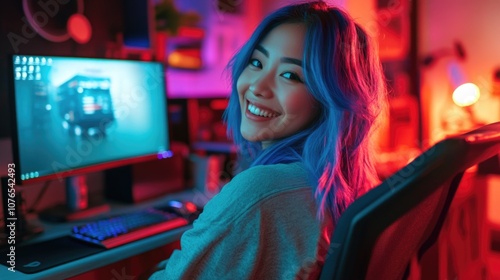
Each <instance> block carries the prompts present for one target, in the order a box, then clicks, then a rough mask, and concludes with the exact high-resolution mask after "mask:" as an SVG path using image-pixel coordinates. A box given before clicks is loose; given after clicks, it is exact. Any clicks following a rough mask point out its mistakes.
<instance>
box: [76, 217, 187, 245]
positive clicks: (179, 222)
mask: <svg viewBox="0 0 500 280" xmlns="http://www.w3.org/2000/svg"><path fill="white" fill-rule="evenodd" d="M187 224H189V221H188V220H187V219H186V218H184V217H182V216H180V215H179V214H176V213H169V212H165V211H161V210H158V209H154V208H148V209H144V210H140V211H136V212H133V213H126V214H121V215H117V216H113V217H108V218H104V219H100V220H97V221H92V222H89V223H87V224H84V225H80V226H75V227H73V229H72V232H71V236H72V237H74V238H77V239H79V240H83V241H85V242H90V243H93V244H97V245H99V246H102V247H105V248H107V249H111V248H114V247H117V246H120V245H123V244H126V243H130V242H133V241H136V240H138V239H141V238H145V237H148V236H152V235H155V234H158V233H161V232H164V231H167V230H171V229H174V228H178V227H182V226H185V225H187Z"/></svg>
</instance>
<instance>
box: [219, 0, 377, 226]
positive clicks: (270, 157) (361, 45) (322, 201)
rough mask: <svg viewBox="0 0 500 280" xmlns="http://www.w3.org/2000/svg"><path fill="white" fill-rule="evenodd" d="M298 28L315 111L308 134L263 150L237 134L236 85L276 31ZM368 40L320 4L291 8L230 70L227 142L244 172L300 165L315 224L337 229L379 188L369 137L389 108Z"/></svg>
mask: <svg viewBox="0 0 500 280" xmlns="http://www.w3.org/2000/svg"><path fill="white" fill-rule="evenodd" d="M284 23H302V24H304V25H305V27H306V30H307V31H306V39H305V42H304V44H305V45H304V54H303V62H304V65H303V66H304V70H303V71H304V78H305V85H306V87H307V89H308V91H309V93H310V94H311V95H312V96H313V97H314V98H315V99H316V101H317V103H318V105H319V107H320V108H319V114H318V117H317V118H316V119H315V121H313V123H312V124H311V125H310V126H309V127H308V128H306V129H304V130H302V131H300V132H298V133H296V134H295V135H292V136H289V137H287V138H285V139H280V140H279V141H276V143H274V144H273V145H271V146H269V147H267V148H266V149H262V145H261V143H260V142H249V141H247V140H245V139H244V138H243V137H242V135H241V132H240V124H241V109H240V104H239V99H238V91H237V88H236V82H237V81H238V78H239V77H240V75H241V73H242V71H243V70H244V69H245V67H247V66H248V64H249V61H250V59H251V55H252V52H253V51H254V49H255V47H256V46H257V45H258V44H259V43H260V42H261V41H262V40H263V38H264V37H265V36H266V35H267V34H268V33H269V32H270V31H271V30H272V29H273V28H275V27H276V26H278V25H281V24H284ZM370 40H371V39H370V37H369V36H368V35H367V33H366V32H365V31H364V30H363V29H362V28H361V27H360V26H359V25H358V24H356V23H355V22H354V21H353V20H352V18H351V17H350V16H349V15H348V14H347V13H345V12H343V11H342V10H341V9H339V8H336V7H331V6H328V5H327V4H326V3H324V2H321V1H315V2H306V3H302V4H296V5H290V6H286V7H283V8H281V9H278V10H276V11H275V12H273V13H271V14H270V15H268V16H267V17H266V18H265V19H264V20H263V21H262V22H261V23H260V25H259V26H258V27H257V28H256V30H255V31H254V33H253V34H252V36H251V38H250V39H249V40H248V41H247V43H246V44H245V45H244V46H243V47H242V48H241V49H240V50H239V51H238V52H237V53H236V54H235V56H234V57H233V58H232V60H231V61H230V63H229V64H228V70H229V71H231V72H230V73H231V82H232V89H231V91H232V92H231V95H230V97H229V104H228V107H227V109H226V110H225V112H224V116H223V118H224V121H225V123H226V124H227V127H228V136H229V137H231V138H232V139H233V141H234V142H235V144H236V145H237V146H238V148H239V149H238V150H239V153H240V158H242V159H243V160H248V161H249V163H250V164H249V165H248V166H255V165H264V164H276V163H287V162H295V161H302V162H303V163H304V166H305V167H306V168H307V170H308V171H309V174H310V178H309V179H310V180H311V185H312V186H313V188H314V194H315V197H316V200H317V202H318V218H319V219H323V218H324V217H332V218H333V220H334V223H336V221H337V220H338V218H339V217H340V215H341V214H342V212H343V211H344V210H345V208H346V207H347V206H348V205H349V204H350V203H351V202H352V201H354V199H356V198H357V197H358V196H359V195H361V194H363V193H364V192H365V191H366V190H368V189H369V188H371V187H373V186H374V185H375V184H376V183H377V182H378V177H377V175H376V172H375V169H374V165H373V161H372V152H373V151H372V149H371V141H370V139H371V136H372V133H371V132H372V131H373V128H374V126H375V124H376V123H377V122H376V120H377V118H378V116H379V115H380V112H381V110H382V109H383V108H384V107H385V103H386V87H385V80H384V76H383V71H382V67H381V65H380V62H379V60H378V56H377V54H376V52H375V49H374V48H373V45H372V43H371V41H370Z"/></svg>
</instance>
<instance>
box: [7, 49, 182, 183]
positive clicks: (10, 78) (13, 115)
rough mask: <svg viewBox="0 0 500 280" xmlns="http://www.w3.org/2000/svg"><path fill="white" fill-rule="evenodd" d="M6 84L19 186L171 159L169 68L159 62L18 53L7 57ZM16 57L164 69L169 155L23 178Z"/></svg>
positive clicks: (135, 157)
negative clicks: (62, 59) (151, 64)
mask: <svg viewBox="0 0 500 280" xmlns="http://www.w3.org/2000/svg"><path fill="white" fill-rule="evenodd" d="M7 56H8V58H7V68H8V69H7V84H8V92H7V96H8V99H9V101H8V103H9V107H10V108H9V111H10V112H9V117H10V126H11V128H10V131H11V147H12V163H14V164H15V174H14V176H13V177H14V178H15V183H16V185H28V184H32V183H40V182H45V181H51V180H56V179H57V180H59V181H62V180H64V179H65V178H67V177H71V176H77V175H85V174H89V173H95V172H99V171H104V170H106V169H111V168H116V167H121V166H126V165H133V164H137V163H141V162H146V161H153V160H163V159H165V158H168V157H172V156H173V155H172V148H171V139H170V132H169V119H168V96H167V92H166V90H167V81H166V75H165V74H166V73H165V70H166V67H165V65H164V64H163V63H161V62H159V61H145V60H137V59H119V58H107V57H86V56H68V55H51V54H32V53H22V54H19V53H16V54H8V55H7ZM15 56H40V57H41V56H44V57H57V58H75V59H97V60H108V61H130V62H140V63H153V64H157V65H159V66H160V67H161V71H162V73H163V83H162V87H163V93H164V94H163V103H164V108H165V112H164V118H165V133H166V143H165V144H166V145H165V147H166V152H167V153H165V154H166V155H167V156H165V154H164V155H163V156H160V155H159V154H158V153H152V154H147V155H141V156H134V157H128V158H124V159H114V160H111V161H108V162H102V163H93V164H88V165H85V166H81V167H76V168H72V169H69V170H64V171H60V172H55V173H51V174H48V175H43V176H40V177H35V178H29V179H24V180H22V179H21V173H20V172H18V171H19V166H20V150H19V144H18V143H19V134H18V120H17V109H16V98H17V96H16V89H15V80H14V78H15V77H14V68H13V67H14V57H15Z"/></svg>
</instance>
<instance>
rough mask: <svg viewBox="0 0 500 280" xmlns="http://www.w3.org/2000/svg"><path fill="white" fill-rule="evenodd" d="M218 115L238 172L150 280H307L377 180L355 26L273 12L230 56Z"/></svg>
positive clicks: (372, 66)
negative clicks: (350, 210)
mask: <svg viewBox="0 0 500 280" xmlns="http://www.w3.org/2000/svg"><path fill="white" fill-rule="evenodd" d="M229 67H230V69H231V70H232V93H231V96H230V99H229V105H228V108H227V109H226V112H225V115H224V118H225V121H226V123H227V125H228V132H229V135H230V136H231V137H232V138H233V139H234V142H235V143H236V145H237V146H238V147H239V151H240V158H241V162H242V164H243V163H244V162H247V163H249V164H248V167H246V166H244V167H243V171H242V172H241V173H239V174H238V175H237V176H235V177H234V178H233V180H232V181H231V182H229V183H228V184H227V185H226V186H224V188H223V189H222V191H221V192H220V193H219V194H218V195H216V196H215V197H213V198H212V199H211V200H210V201H209V202H208V203H207V205H206V206H205V209H204V211H203V213H202V214H201V215H200V217H199V218H198V220H197V221H195V222H194V224H193V229H191V230H189V231H187V232H186V233H185V234H184V235H183V236H182V238H181V250H178V251H175V252H174V253H173V254H172V256H171V258H170V259H169V261H168V263H167V265H166V268H165V269H164V270H162V271H159V272H157V273H156V274H154V275H153V277H152V278H153V279H315V278H316V277H317V276H318V275H319V272H320V270H321V266H322V263H323V261H324V258H325V255H326V251H327V249H328V245H329V237H330V236H331V233H332V231H333V228H334V226H335V223H336V221H337V220H338V218H339V217H340V215H341V214H342V212H343V211H344V210H345V208H346V207H347V206H348V205H349V204H350V203H351V202H353V201H354V200H355V199H356V198H357V197H358V196H360V195H361V194H363V193H364V192H365V191H366V190H368V189H369V188H370V187H372V186H374V184H375V183H376V182H377V176H376V174H375V171H374V167H373V164H372V160H371V156H372V155H371V150H370V136H371V132H372V130H373V127H374V124H375V123H376V119H377V116H378V115H379V112H380V111H381V108H382V107H383V106H384V104H385V95H386V91H385V86H384V80H383V75H382V70H381V67H380V63H379V61H378V59H377V57H376V56H375V54H374V50H373V46H372V45H371V43H370V40H369V38H368V36H367V35H366V33H365V32H364V31H363V30H362V28H361V27H360V26H359V25H357V24H356V23H354V22H353V20H352V19H351V18H350V17H349V16H348V15H347V14H346V13H344V12H342V11H341V10H339V9H338V8H334V7H329V6H327V4H325V3H323V2H310V3H304V4H298V5H291V6H287V7H284V8H281V9H279V10H277V11H276V12H274V13H272V14H271V15H269V16H268V17H266V18H265V19H264V20H263V22H262V23H261V24H260V25H259V26H258V27H257V29H256V30H255V32H254V34H253V35H252V37H251V38H250V39H249V41H248V42H247V43H246V44H245V45H244V46H243V47H242V49H241V50H240V51H239V52H238V53H237V54H236V55H235V57H234V58H233V59H232V61H231V63H230V65H229Z"/></svg>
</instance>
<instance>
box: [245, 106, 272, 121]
mask: <svg viewBox="0 0 500 280" xmlns="http://www.w3.org/2000/svg"><path fill="white" fill-rule="evenodd" d="M248 111H250V113H252V114H254V115H257V116H261V117H265V118H274V117H276V116H278V115H277V114H274V113H272V112H269V111H266V110H263V109H261V108H257V106H255V105H253V104H250V103H249V104H248Z"/></svg>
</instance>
